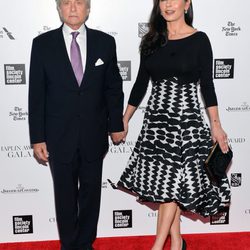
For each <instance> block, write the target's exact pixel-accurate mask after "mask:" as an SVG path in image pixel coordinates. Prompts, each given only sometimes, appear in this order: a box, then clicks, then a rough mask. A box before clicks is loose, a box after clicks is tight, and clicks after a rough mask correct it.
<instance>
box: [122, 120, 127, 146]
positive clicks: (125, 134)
mask: <svg viewBox="0 0 250 250" xmlns="http://www.w3.org/2000/svg"><path fill="white" fill-rule="evenodd" d="M123 127H124V138H123V141H124V142H125V141H126V137H127V134H128V121H127V120H126V119H125V118H123Z"/></svg>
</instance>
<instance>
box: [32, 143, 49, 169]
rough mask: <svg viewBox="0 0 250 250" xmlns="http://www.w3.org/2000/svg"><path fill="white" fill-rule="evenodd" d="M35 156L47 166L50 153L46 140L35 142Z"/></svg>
mask: <svg viewBox="0 0 250 250" xmlns="http://www.w3.org/2000/svg"><path fill="white" fill-rule="evenodd" d="M33 152H34V157H35V158H36V159H37V161H38V162H39V163H41V164H43V165H45V166H47V162H48V157H49V153H48V151H47V146H46V143H45V142H41V143H35V144H33Z"/></svg>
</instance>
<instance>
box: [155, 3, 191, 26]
mask: <svg viewBox="0 0 250 250" xmlns="http://www.w3.org/2000/svg"><path fill="white" fill-rule="evenodd" d="M189 5H190V0H187V1H186V0H160V2H159V7H160V11H161V15H162V16H163V18H164V19H165V20H166V21H167V22H175V21H178V20H180V19H184V13H185V10H187V9H188V8H189Z"/></svg>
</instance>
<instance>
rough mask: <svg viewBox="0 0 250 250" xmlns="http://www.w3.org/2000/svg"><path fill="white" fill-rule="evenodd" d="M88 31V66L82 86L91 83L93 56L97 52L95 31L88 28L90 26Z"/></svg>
mask: <svg viewBox="0 0 250 250" xmlns="http://www.w3.org/2000/svg"><path fill="white" fill-rule="evenodd" d="M85 27H86V26H85ZM86 32H87V45H86V47H87V55H86V67H85V71H84V76H83V80H82V84H81V86H80V87H81V88H85V87H86V86H88V84H89V81H88V77H89V73H90V70H91V67H93V56H94V52H95V46H94V44H95V41H94V40H95V39H94V36H93V33H92V32H91V30H90V29H88V27H86Z"/></svg>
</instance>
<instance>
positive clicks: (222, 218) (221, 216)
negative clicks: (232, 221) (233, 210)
mask: <svg viewBox="0 0 250 250" xmlns="http://www.w3.org/2000/svg"><path fill="white" fill-rule="evenodd" d="M227 224H229V207H225V208H223V211H221V212H220V213H218V214H215V215H212V216H210V225H227Z"/></svg>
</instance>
